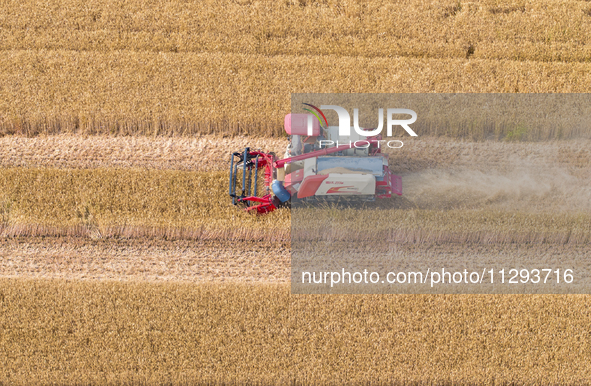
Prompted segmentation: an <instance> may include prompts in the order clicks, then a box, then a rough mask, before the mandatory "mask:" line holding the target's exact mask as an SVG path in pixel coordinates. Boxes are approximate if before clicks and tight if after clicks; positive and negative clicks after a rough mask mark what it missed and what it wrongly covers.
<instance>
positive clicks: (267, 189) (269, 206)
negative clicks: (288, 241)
mask: <svg viewBox="0 0 591 386" xmlns="http://www.w3.org/2000/svg"><path fill="white" fill-rule="evenodd" d="M308 117H312V115H308V114H288V115H287V116H286V117H285V131H286V132H287V134H288V135H290V144H289V146H288V148H287V151H286V154H285V158H283V159H277V157H276V156H275V154H274V153H264V152H260V151H252V150H250V148H248V147H247V148H246V149H244V151H243V152H234V153H232V155H231V157H230V197H232V204H234V205H238V204H242V205H244V206H245V210H247V211H254V210H256V211H257V213H260V214H263V213H268V212H272V211H273V210H275V209H276V208H279V207H282V206H288V205H290V201H291V200H292V199H298V200H314V199H324V200H329V201H330V200H338V199H342V198H347V199H348V200H353V201H374V200H375V199H376V198H377V199H382V198H389V197H392V194H397V195H399V196H400V195H402V180H401V178H400V177H399V176H397V175H394V174H392V173H391V172H390V169H389V168H388V155H387V154H384V153H382V152H381V147H380V140H381V136H379V135H378V136H375V137H365V136H362V135H359V134H358V133H357V132H356V131H354V130H352V131H351V133H352V134H351V136H350V137H347V140H346V143H345V144H342V145H341V143H343V142H344V141H342V138H340V137H339V133H338V131H339V128H338V127H335V126H328V127H321V126H320V123H319V122H318V121H317V120H315V121H313V120H310V119H309V118H308ZM309 134H311V135H309ZM261 170H262V171H264V177H261V178H263V179H264V187H263V186H261V187H259V186H258V179H259V174H260V173H259V171H261ZM239 174H241V176H239ZM253 174H254V177H253ZM239 180H242V184H241V185H240V187H239V188H240V194H237V193H236V189H237V185H238V181H239ZM260 188H263V189H262V194H260V196H259V193H260V190H261V189H260Z"/></svg>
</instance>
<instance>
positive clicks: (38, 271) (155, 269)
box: [0, 237, 290, 283]
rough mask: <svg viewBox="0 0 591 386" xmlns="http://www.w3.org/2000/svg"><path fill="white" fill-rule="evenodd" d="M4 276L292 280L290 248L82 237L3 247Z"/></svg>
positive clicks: (18, 241)
mask: <svg viewBox="0 0 591 386" xmlns="http://www.w3.org/2000/svg"><path fill="white" fill-rule="evenodd" d="M0 256H2V259H0V277H20V278H36V279H40V278H45V279H50V278H60V279H68V280H89V279H92V280H127V281H129V280H136V281H138V280H139V281H142V280H146V281H183V282H243V283H252V282H266V283H271V282H280V283H285V282H288V281H289V268H290V244H289V243H281V242H261V241H237V240H232V241H227V242H224V241H219V240H215V241H205V242H204V241H196V242H195V241H191V240H173V241H168V240H162V239H159V240H146V239H131V240H117V239H103V240H94V241H90V240H88V239H87V238H83V237H56V238H49V237H27V238H10V239H4V240H2V241H1V242H0Z"/></svg>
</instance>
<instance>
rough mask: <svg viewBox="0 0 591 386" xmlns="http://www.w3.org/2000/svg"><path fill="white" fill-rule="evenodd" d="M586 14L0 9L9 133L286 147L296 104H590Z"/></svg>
mask: <svg viewBox="0 0 591 386" xmlns="http://www.w3.org/2000/svg"><path fill="white" fill-rule="evenodd" d="M25 9H26V10H27V11H23V10H25ZM589 14H590V12H589V7H588V6H587V5H586V4H585V3H584V2H574V1H567V2H550V1H544V2H536V3H531V2H517V3H512V4H502V3H498V2H496V1H484V2H477V3H472V2H463V3H462V2H456V1H443V2H436V3H424V2H421V1H418V0H416V1H411V2H409V3H407V4H405V5H404V6H402V7H395V6H394V5H392V4H390V3H388V2H384V1H378V0H376V1H371V2H366V3H362V2H357V1H345V2H337V1H297V2H293V1H284V2H281V1H263V2H250V1H246V2H209V1H207V2H194V3H182V2H170V3H167V4H166V6H165V7H162V6H160V4H158V3H152V2H149V3H145V2H135V1H132V2H126V3H118V2H112V1H101V2H93V4H87V3H84V2H80V1H73V0H64V1H60V0H52V1H51V2H49V3H45V5H44V6H38V5H32V4H30V5H28V4H27V3H25V4H21V3H16V2H5V3H3V4H2V5H0V27H1V28H0V50H1V51H2V56H3V60H2V62H1V63H0V84H2V88H0V133H4V134H6V133H21V134H26V135H34V134H39V133H58V132H76V133H114V134H143V135H155V134H164V135H173V134H174V135H194V134H206V133H219V134H230V135H236V134H245V133H246V134H249V135H282V128H281V126H282V121H281V120H282V118H283V115H284V114H285V113H287V112H288V111H289V108H290V107H289V96H290V93H293V92H322V93H326V92H333V93H351V92H378V93H390V92H586V91H587V87H586V85H587V84H588V83H589V72H590V71H589V63H587V62H588V60H589V58H590V57H591V56H590V55H591V51H590V50H589V48H588V46H587V45H586V41H587V34H588V31H589V30H590V28H591V17H590V16H589ZM532 20H535V22H533V21H532ZM509 131H510V128H506V129H503V130H502V132H501V133H498V134H500V135H501V136H502V135H506V134H508V133H509ZM450 133H451V132H450V131H449V130H447V129H444V130H442V129H441V128H436V127H432V128H429V129H426V130H424V132H423V134H436V135H438V134H448V135H449V134H450ZM582 134H586V133H585V132H583V133H581V131H580V130H575V129H572V130H571V131H570V132H564V133H560V135H561V136H566V137H568V136H575V135H576V136H580V135H582ZM455 135H463V134H461V133H456V134H455ZM558 136H559V134H558V133H542V134H540V135H538V136H537V137H541V138H544V137H549V138H556V137H558ZM534 137H536V136H534Z"/></svg>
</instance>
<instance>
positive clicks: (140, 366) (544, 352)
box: [0, 279, 591, 385]
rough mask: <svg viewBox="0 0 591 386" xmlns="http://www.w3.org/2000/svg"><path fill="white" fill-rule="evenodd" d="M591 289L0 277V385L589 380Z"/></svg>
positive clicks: (446, 382)
mask: <svg viewBox="0 0 591 386" xmlns="http://www.w3.org/2000/svg"><path fill="white" fill-rule="evenodd" d="M590 300H591V299H590V298H589V296H552V297H550V296H465V295H459V296H449V295H447V296H429V295H424V296H340V295H334V296H290V295H289V287H288V286H287V285H240V284H234V285H224V284H216V285H212V284H204V285H189V284H176V283H117V282H92V281H90V282H80V281H78V282H76V281H60V280H48V281H44V280H36V281H29V280H22V279H21V280H10V279H0V311H1V312H0V326H2V335H1V338H0V360H1V362H2V366H1V367H0V382H5V383H11V384H16V385H19V384H31V383H37V384H40V383H43V384H48V383H53V382H55V383H60V384H62V383H68V384H121V383H126V382H127V383H134V384H138V383H141V384H162V383H167V384H196V383H249V384H253V383H263V384H269V383H274V384H280V383H283V384H285V383H289V382H292V383H296V384H300V383H301V384H360V383H370V382H371V383H385V384H409V383H414V382H416V383H420V384H432V383H434V384H510V383H519V384H526V385H527V384H532V385H533V384H547V383H553V384H554V383H556V384H587V383H589V382H590V381H591V379H590V378H589V374H591V368H590V364H591V357H590V352H591V351H590V350H589V346H590V344H591V341H590V337H589V328H590V325H589V323H590V322H589V320H590V319H589V317H590V315H589V309H590V308H589V306H590Z"/></svg>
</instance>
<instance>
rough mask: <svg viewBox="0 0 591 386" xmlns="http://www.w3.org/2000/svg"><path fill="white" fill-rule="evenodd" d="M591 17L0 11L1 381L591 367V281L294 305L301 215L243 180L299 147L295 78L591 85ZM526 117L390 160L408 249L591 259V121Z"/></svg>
mask: <svg viewBox="0 0 591 386" xmlns="http://www.w3.org/2000/svg"><path fill="white" fill-rule="evenodd" d="M590 32H591V4H590V3H589V2H587V1H572V0H566V1H556V0H542V1H530V0H527V1H526V0H516V1H511V2H509V1H498V0H483V1H462V0H460V1H457V0H444V1H436V2H424V1H419V0H404V1H402V2H397V3H392V2H388V1H382V0H371V1H368V2H362V1H358V0H344V1H337V0H318V1H315V0H281V1H272V0H231V1H225V2H219V1H218V2H214V1H210V0H206V1H200V2H180V1H175V0H172V1H165V2H154V1H137V0H129V1H113V0H99V1H93V2H83V1H80V0H48V1H44V2H31V1H28V0H27V1H24V2H23V1H20V2H19V1H14V0H8V1H3V2H0V57H1V58H2V60H0V384H11V385H12V384H14V385H29V384H60V385H61V384H63V385H81V384H89V385H90V384H93V385H94V384H97V385H119V384H129V385H152V384H154V385H156V384H170V385H192V384H294V385H299V384H321V385H331V384H352V385H353V384H394V385H396V384H400V385H409V384H415V385H427V384H437V385H473V384H489V385H499V384H500V385H513V384H527V385H545V384H570V385H580V384H589V383H591V377H590V375H589V374H591V369H590V368H589V364H590V363H591V360H590V359H591V358H590V357H589V356H590V353H591V350H590V344H591V336H590V331H591V324H590V320H591V319H590V315H589V311H588V310H589V302H590V298H589V296H587V295H584V296H581V295H330V296H326V295H324V296H316V295H292V294H290V287H289V282H290V274H291V244H290V242H291V240H290V238H291V236H292V233H291V226H292V220H293V218H292V214H291V213H290V212H289V211H288V210H280V211H276V212H274V213H272V214H270V215H269V216H265V217H260V216H251V215H247V214H246V213H244V212H243V211H241V210H240V209H238V208H235V207H233V206H231V205H230V204H229V200H228V199H227V198H228V197H227V189H228V187H227V175H226V173H225V171H226V170H227V168H228V159H229V154H230V152H231V151H237V150H241V149H242V148H244V147H246V146H250V147H253V148H262V149H264V150H268V151H274V152H276V153H277V154H282V150H283V149H284V148H285V145H286V144H287V141H286V138H285V134H284V131H283V128H282V121H283V116H284V115H285V114H286V113H287V112H289V109H290V100H291V98H290V94H291V93H358V92H364V93H402V92H406V93H433V92H440V93H441V92H459V93H466V92H472V93H486V92H491V93H493V92H494V93H497V92H501V93H585V92H587V91H588V88H589V87H588V85H589V81H590V79H591V78H590V75H589V74H590V72H591V71H590V70H591V64H590V60H591V48H590V46H589V39H588V35H589V33H590ZM585 108H586V107H585ZM456 126H457V127H456ZM512 130H513V129H512V128H511V127H500V128H496V129H495V131H494V132H492V131H490V130H489V131H487V129H478V130H476V131H474V130H472V131H471V130H469V129H467V128H466V127H461V125H451V126H437V125H431V126H425V127H424V128H423V129H422V131H421V137H420V138H419V139H418V140H412V139H408V140H407V139H406V138H405V139H404V141H405V147H404V152H395V151H390V160H391V162H390V165H391V168H392V169H393V171H394V172H395V173H397V174H400V175H401V176H402V177H403V181H404V189H405V195H404V197H403V198H395V199H392V200H388V201H386V202H383V203H382V204H380V205H383V207H378V208H379V209H381V211H380V212H379V213H381V214H382V215H383V216H384V218H383V219H382V220H383V221H382V224H381V225H380V226H382V228H380V232H382V233H381V234H380V236H383V237H384V238H385V239H387V240H390V241H392V243H391V248H390V252H392V253H393V254H394V255H395V256H396V257H398V258H400V259H403V260H405V259H406V260H408V261H417V260H419V259H421V258H424V257H425V256H428V257H443V258H448V259H450V260H454V259H456V260H462V259H464V260H470V259H473V257H474V256H475V255H478V256H482V257H485V258H487V259H495V258H502V259H505V260H506V261H508V262H513V260H514V259H515V258H516V256H518V257H519V258H520V259H522V260H523V261H533V262H539V261H545V260H551V259H555V260H558V261H560V260H564V261H568V260H572V259H573V256H575V257H576V258H577V259H579V261H580V262H581V264H582V265H585V266H586V264H587V263H586V258H587V257H588V256H591V250H590V247H589V245H590V243H589V241H590V238H591V228H590V224H591V221H590V220H591V207H590V203H591V190H589V180H590V179H591V174H590V173H591V169H590V168H589V165H590V163H591V146H590V145H591V143H590V141H589V140H590V139H591V131H590V130H588V128H587V126H584V125H583V126H578V127H572V128H569V129H568V130H566V131H565V130H558V129H556V130H554V129H550V128H547V127H529V128H528V132H527V133H525V134H524V135H522V133H521V132H519V133H516V132H514V131H512ZM376 209H377V208H376ZM323 210H325V211H324V212H323V211H322V210H319V211H317V212H318V213H324V214H325V215H326V216H327V218H329V217H330V216H331V215H333V214H335V213H339V216H343V218H347V217H348V216H354V215H355V209H354V208H348V209H346V210H343V211H340V210H339V211H334V210H333V209H332V208H324V209H323ZM302 213H304V214H305V212H302ZM376 213H377V211H376ZM327 218H320V219H318V218H317V217H310V216H308V217H306V216H303V217H300V219H303V220H304V224H303V225H305V228H304V229H305V230H307V231H308V232H309V233H310V234H312V235H318V239H319V241H320V242H331V241H332V240H334V239H338V238H339V237H342V235H343V229H339V228H338V227H335V228H330V226H331V225H330V224H328V222H327ZM390 219H394V220H393V221H390ZM294 225H298V224H294ZM341 228H342V227H341ZM357 236H358V237H359V238H363V237H366V236H367V234H366V233H363V232H361V233H359V234H358V235H357ZM505 260H503V261H505Z"/></svg>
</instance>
